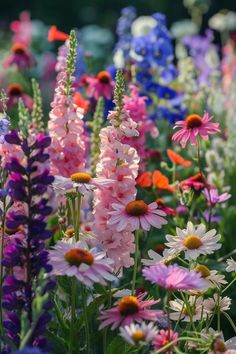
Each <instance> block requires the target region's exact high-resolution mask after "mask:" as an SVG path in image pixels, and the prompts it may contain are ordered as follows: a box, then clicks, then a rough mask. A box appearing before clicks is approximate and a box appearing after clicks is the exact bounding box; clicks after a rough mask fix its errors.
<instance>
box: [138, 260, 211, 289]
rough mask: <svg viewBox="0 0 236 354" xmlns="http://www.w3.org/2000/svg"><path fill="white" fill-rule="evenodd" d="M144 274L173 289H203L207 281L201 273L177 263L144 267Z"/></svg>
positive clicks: (152, 280) (155, 282)
mask: <svg viewBox="0 0 236 354" xmlns="http://www.w3.org/2000/svg"><path fill="white" fill-rule="evenodd" d="M143 276H144V278H145V279H146V280H149V281H150V282H151V283H153V284H157V285H159V286H161V287H162V288H165V289H171V290H196V289H203V288H204V287H205V282H204V280H203V279H202V278H201V274H199V273H198V272H195V271H193V270H191V271H188V270H187V269H184V268H182V267H179V266H178V265H177V264H174V265H169V266H167V265H165V264H162V263H157V264H155V265H153V266H151V267H150V268H148V267H146V268H144V269H143Z"/></svg>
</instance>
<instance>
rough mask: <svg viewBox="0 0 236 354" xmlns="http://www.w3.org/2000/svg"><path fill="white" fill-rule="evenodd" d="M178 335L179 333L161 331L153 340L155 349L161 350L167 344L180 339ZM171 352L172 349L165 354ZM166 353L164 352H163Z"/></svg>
mask: <svg viewBox="0 0 236 354" xmlns="http://www.w3.org/2000/svg"><path fill="white" fill-rule="evenodd" d="M178 336H179V335H178V333H177V332H174V331H172V329H171V330H168V329H167V330H164V329H161V330H160V331H159V333H158V334H157V335H156V337H155V338H154V340H153V342H152V343H153V345H154V348H155V349H156V350H158V349H161V348H162V347H164V346H165V345H166V344H168V343H170V342H172V341H174V340H175V339H177V338H178ZM170 351H171V348H168V349H167V350H166V351H165V353H170ZM163 353H164V352H163Z"/></svg>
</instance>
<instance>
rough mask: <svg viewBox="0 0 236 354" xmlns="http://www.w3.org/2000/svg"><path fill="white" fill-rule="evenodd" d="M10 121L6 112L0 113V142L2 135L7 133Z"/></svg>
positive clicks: (2, 138)
mask: <svg viewBox="0 0 236 354" xmlns="http://www.w3.org/2000/svg"><path fill="white" fill-rule="evenodd" d="M9 126H10V121H9V119H8V117H7V115H6V114H4V113H0V144H2V143H4V140H5V139H4V136H5V135H6V134H7V132H8V130H9Z"/></svg>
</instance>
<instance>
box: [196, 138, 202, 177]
mask: <svg viewBox="0 0 236 354" xmlns="http://www.w3.org/2000/svg"><path fill="white" fill-rule="evenodd" d="M197 160H198V168H199V172H200V173H201V175H202V167H201V142H200V139H199V137H197Z"/></svg>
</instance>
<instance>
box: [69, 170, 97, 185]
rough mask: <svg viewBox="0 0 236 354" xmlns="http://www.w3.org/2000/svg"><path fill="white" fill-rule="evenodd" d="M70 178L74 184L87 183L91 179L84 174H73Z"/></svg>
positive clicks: (88, 175) (87, 174)
mask: <svg viewBox="0 0 236 354" xmlns="http://www.w3.org/2000/svg"><path fill="white" fill-rule="evenodd" d="M70 178H71V180H72V181H73V182H76V183H89V182H90V180H91V179H92V177H91V175H90V174H89V173H86V172H77V173H73V174H72V175H71V176H70Z"/></svg>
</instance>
